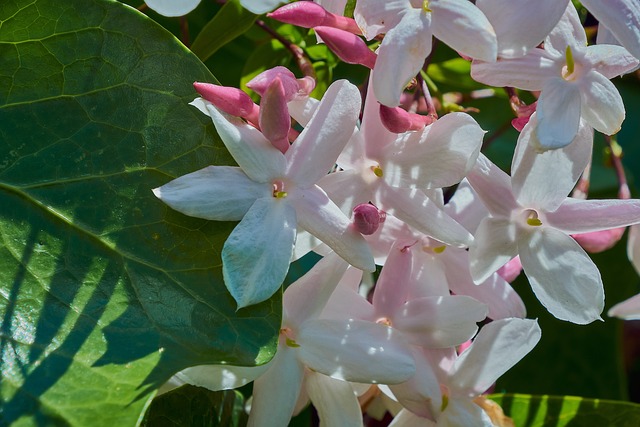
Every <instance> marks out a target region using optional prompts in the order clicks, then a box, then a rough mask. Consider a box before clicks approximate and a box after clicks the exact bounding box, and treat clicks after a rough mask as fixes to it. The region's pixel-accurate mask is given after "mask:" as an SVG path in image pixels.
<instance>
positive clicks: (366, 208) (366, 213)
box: [353, 203, 387, 236]
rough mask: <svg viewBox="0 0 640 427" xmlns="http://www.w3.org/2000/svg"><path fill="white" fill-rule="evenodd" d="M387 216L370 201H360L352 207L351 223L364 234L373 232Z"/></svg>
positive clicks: (367, 234)
mask: <svg viewBox="0 0 640 427" xmlns="http://www.w3.org/2000/svg"><path fill="white" fill-rule="evenodd" d="M386 217H387V215H386V213H384V212H383V211H380V210H378V208H376V207H375V206H373V205H372V204H370V203H361V204H359V205H358V206H356V207H355V208H353V225H354V226H355V228H356V230H358V231H359V232H360V233H361V234H364V235H365V236H369V235H371V234H373V233H375V232H376V231H377V230H378V228H379V227H380V224H382V223H383V222H384V220H385V218H386Z"/></svg>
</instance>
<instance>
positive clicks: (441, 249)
mask: <svg viewBox="0 0 640 427" xmlns="http://www.w3.org/2000/svg"><path fill="white" fill-rule="evenodd" d="M445 249H447V247H446V246H445V245H442V246H438V247H436V248H433V252H435V253H437V254H441V253H442V252H444V250H445Z"/></svg>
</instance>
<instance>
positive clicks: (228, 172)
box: [153, 166, 272, 221]
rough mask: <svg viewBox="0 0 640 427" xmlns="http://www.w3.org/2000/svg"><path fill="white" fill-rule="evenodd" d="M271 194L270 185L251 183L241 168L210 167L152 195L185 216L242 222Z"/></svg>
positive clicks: (175, 180)
mask: <svg viewBox="0 0 640 427" xmlns="http://www.w3.org/2000/svg"><path fill="white" fill-rule="evenodd" d="M271 191H272V189H271V184H260V183H257V182H255V181H252V180H251V179H249V178H248V177H247V175H245V173H244V172H242V170H241V169H240V168H237V167H232V166H207V167H206V168H204V169H200V170H199V171H196V172H192V173H190V174H187V175H183V176H181V177H179V178H176V179H174V180H173V181H170V182H169V183H168V184H165V185H163V186H162V187H158V188H154V189H153V194H155V195H156V197H157V198H159V199H160V200H162V201H163V202H164V203H166V204H167V205H169V206H171V207H172V208H173V209H175V210H177V211H178V212H182V213H183V214H185V215H189V216H194V217H197V218H204V219H211V220H215V221H239V220H241V219H242V217H243V216H244V215H245V214H246V213H247V211H248V210H249V208H251V205H253V203H254V202H255V201H256V199H258V198H261V197H268V196H269V195H270V194H271Z"/></svg>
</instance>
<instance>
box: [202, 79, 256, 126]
mask: <svg viewBox="0 0 640 427" xmlns="http://www.w3.org/2000/svg"><path fill="white" fill-rule="evenodd" d="M193 87H194V88H195V89H196V91H197V92H198V93H199V94H200V95H202V97H203V98H204V99H206V100H207V101H209V102H210V103H212V104H213V105H215V106H216V107H217V108H219V109H220V110H222V111H224V112H225V113H227V114H230V115H232V116H236V117H242V118H244V119H247V120H248V121H250V122H251V123H253V124H256V125H257V124H258V112H259V111H260V108H259V107H258V106H257V105H256V104H255V103H254V102H253V101H252V100H251V97H249V95H247V94H246V93H244V92H243V91H241V90H240V89H237V88H234V87H226V86H219V85H214V84H211V83H200V82H195V83H194V84H193Z"/></svg>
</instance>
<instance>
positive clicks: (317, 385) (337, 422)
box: [306, 372, 362, 427]
mask: <svg viewBox="0 0 640 427" xmlns="http://www.w3.org/2000/svg"><path fill="white" fill-rule="evenodd" d="M306 385H307V392H308V393H309V397H310V398H311V401H312V402H313V406H314V407H315V408H316V410H317V411H318V418H320V423H322V425H325V426H344V427H361V426H362V412H361V410H360V404H359V403H358V399H357V397H356V395H355V393H354V392H353V388H352V387H351V384H349V383H348V382H346V381H342V380H336V379H333V378H331V377H328V376H326V375H322V374H319V373H317V372H311V373H309V374H307V381H306Z"/></svg>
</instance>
